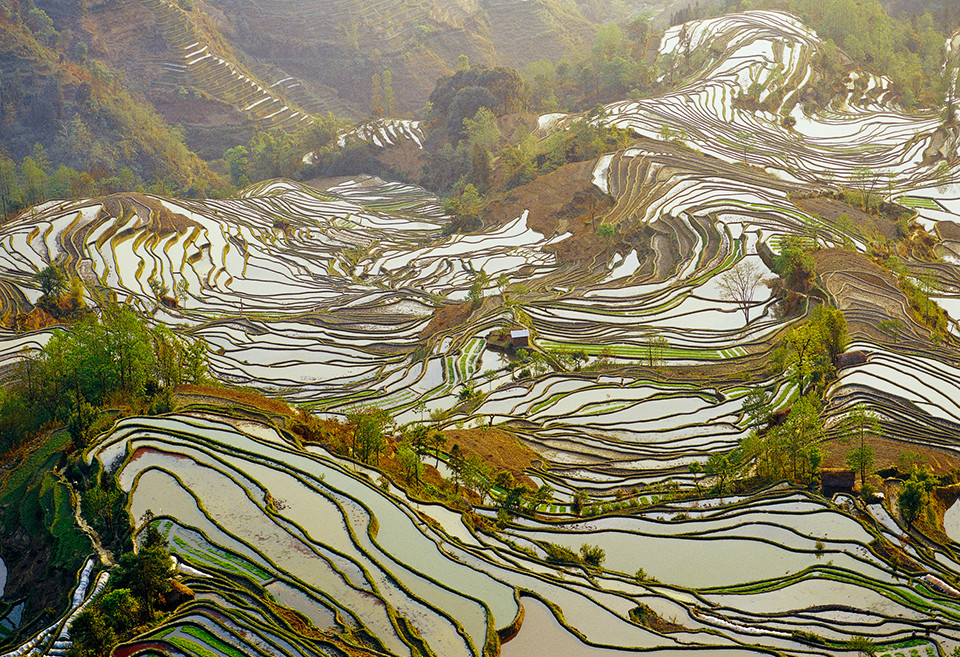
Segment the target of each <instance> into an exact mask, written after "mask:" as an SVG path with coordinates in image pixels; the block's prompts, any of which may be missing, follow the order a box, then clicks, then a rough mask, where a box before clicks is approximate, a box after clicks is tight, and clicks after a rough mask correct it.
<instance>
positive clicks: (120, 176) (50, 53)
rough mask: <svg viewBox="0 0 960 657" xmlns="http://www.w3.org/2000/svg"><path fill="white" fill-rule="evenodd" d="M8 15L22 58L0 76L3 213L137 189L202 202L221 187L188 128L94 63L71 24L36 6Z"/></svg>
mask: <svg viewBox="0 0 960 657" xmlns="http://www.w3.org/2000/svg"><path fill="white" fill-rule="evenodd" d="M81 4H82V3H81ZM0 7H2V11H0V28H2V29H3V31H4V34H5V38H8V39H9V40H10V41H12V42H16V44H17V48H16V52H17V53H18V55H17V56H19V57H20V58H21V60H22V63H20V62H18V61H16V60H13V61H10V62H9V65H8V67H5V69H4V70H2V71H0V134H2V135H3V150H4V153H3V154H2V156H0V188H2V189H0V200H2V208H0V209H2V210H3V211H4V212H5V214H10V213H11V212H15V211H17V210H19V209H20V208H22V207H25V206H28V205H30V204H32V203H36V202H39V201H42V200H44V199H45V198H51V197H72V196H79V195H91V194H101V193H107V192H112V191H120V190H130V189H132V188H133V187H134V186H136V185H140V186H143V187H150V188H153V189H154V190H157V191H177V192H178V193H181V194H184V195H192V196H203V195H205V194H206V193H207V192H208V191H209V190H210V189H211V188H215V187H217V186H218V185H219V184H220V182H219V179H218V177H217V176H216V175H215V174H213V173H212V172H211V171H210V170H209V168H207V166H206V165H205V164H204V163H203V162H202V161H201V160H200V159H199V158H198V157H197V156H196V155H195V154H193V153H192V152H191V151H190V150H189V149H188V148H187V146H186V145H185V142H184V136H183V132H182V130H180V129H178V128H175V127H173V126H171V125H169V124H167V123H166V122H165V121H164V120H163V119H162V118H161V117H160V115H159V114H158V113H157V112H156V111H155V110H154V109H153V108H152V107H151V106H150V105H149V104H147V103H146V102H144V101H143V100H141V99H138V98H136V97H135V96H134V95H133V94H131V92H130V90H129V89H128V88H127V87H126V86H125V84H124V83H123V81H122V79H121V76H120V75H118V74H117V73H116V72H115V71H113V70H111V69H110V68H108V67H107V66H106V65H104V64H103V63H101V62H98V61H94V60H91V59H88V58H87V46H86V43H85V42H84V41H82V40H80V39H79V38H77V37H76V36H75V35H74V34H72V33H71V31H70V30H69V28H66V27H64V25H66V24H68V21H69V20H70V18H71V17H69V16H66V17H61V16H59V14H58V13H54V15H53V17H51V16H50V15H48V14H47V13H46V12H45V11H44V10H43V9H41V8H39V7H37V6H35V4H34V3H33V2H18V3H15V4H13V5H11V6H6V5H3V6H0ZM48 8H49V7H48ZM60 18H63V20H61V21H60V23H59V25H60V27H61V29H60V30H59V31H58V30H57V29H56V28H57V26H58V23H57V20H58V19H60ZM51 163H53V164H51Z"/></svg>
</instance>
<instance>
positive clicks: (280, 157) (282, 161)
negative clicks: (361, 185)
mask: <svg viewBox="0 0 960 657" xmlns="http://www.w3.org/2000/svg"><path fill="white" fill-rule="evenodd" d="M343 128H344V122H343V121H342V120H341V119H338V118H336V117H335V116H334V115H333V114H332V113H329V112H328V113H327V114H324V115H319V116H316V117H314V121H313V122H312V123H311V124H310V125H309V126H307V127H306V128H303V129H301V130H298V131H296V132H288V131H286V130H282V129H280V128H274V129H272V130H261V131H259V132H257V133H256V134H255V135H254V136H253V137H252V138H251V139H250V141H249V143H247V145H243V144H238V145H237V146H234V147H232V148H228V149H227V150H226V151H224V153H223V158H222V166H223V169H224V171H225V173H226V175H227V176H228V177H229V180H230V187H231V189H230V190H229V191H233V189H239V188H243V187H246V186H247V185H249V184H251V183H256V182H260V181H261V180H268V179H270V178H290V179H293V180H296V179H299V178H302V177H304V176H311V175H315V174H317V173H326V172H327V169H328V168H329V167H330V166H332V163H333V161H334V160H335V159H337V155H336V153H335V151H336V146H337V135H338V134H339V133H340V131H341V130H342V129H343ZM305 154H311V155H312V157H311V158H310V162H309V163H307V162H304V155H305Z"/></svg>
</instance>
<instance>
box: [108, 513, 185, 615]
mask: <svg viewBox="0 0 960 657" xmlns="http://www.w3.org/2000/svg"><path fill="white" fill-rule="evenodd" d="M151 530H152V532H151ZM158 539H159V540H158ZM173 575H174V570H173V563H172V561H171V559H170V552H169V551H168V550H167V547H166V544H165V542H164V540H163V536H162V535H161V534H160V532H159V531H157V530H156V528H155V527H154V526H153V525H152V524H151V525H148V528H147V536H146V539H145V540H144V542H143V545H141V546H140V550H139V551H137V552H136V553H133V552H128V553H127V554H124V555H123V556H122V557H120V563H119V564H118V565H117V586H118V587H121V588H127V589H129V590H130V592H131V594H132V595H134V596H135V597H136V598H137V599H138V600H139V601H140V602H141V603H142V604H143V605H144V607H145V610H146V614H147V617H148V618H151V617H152V616H153V612H154V610H155V609H156V605H157V603H158V602H159V600H160V596H162V595H163V594H165V593H167V591H169V590H170V578H171V577H173Z"/></svg>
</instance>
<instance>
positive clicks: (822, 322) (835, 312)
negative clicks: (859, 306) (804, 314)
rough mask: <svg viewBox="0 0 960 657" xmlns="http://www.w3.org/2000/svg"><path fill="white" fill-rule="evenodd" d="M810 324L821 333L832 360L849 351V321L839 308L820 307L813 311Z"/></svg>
mask: <svg viewBox="0 0 960 657" xmlns="http://www.w3.org/2000/svg"><path fill="white" fill-rule="evenodd" d="M810 323H811V324H812V325H813V326H815V327H816V328H817V331H818V332H819V333H820V340H821V342H822V343H823V346H824V348H825V349H826V350H827V354H829V356H830V358H831V359H834V358H836V357H837V356H839V355H840V354H842V353H843V352H844V351H846V349H847V342H848V341H849V335H848V334H847V319H846V317H845V316H844V314H843V311H841V310H840V309H839V308H834V307H832V306H824V305H820V306H817V307H816V308H814V309H813V314H812V315H811V317H810Z"/></svg>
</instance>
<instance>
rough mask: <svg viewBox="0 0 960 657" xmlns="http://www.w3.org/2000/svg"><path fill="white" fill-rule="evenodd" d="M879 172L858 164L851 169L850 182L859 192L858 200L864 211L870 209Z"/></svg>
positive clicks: (878, 179)
mask: <svg viewBox="0 0 960 657" xmlns="http://www.w3.org/2000/svg"><path fill="white" fill-rule="evenodd" d="M880 175H881V174H879V173H875V172H874V171H873V170H872V169H871V168H870V167H868V166H859V167H855V168H854V169H853V176H852V178H851V179H850V183H851V184H852V185H853V186H854V187H855V188H856V189H857V190H858V191H859V192H860V202H861V203H863V209H864V211H865V212H869V211H870V205H871V200H870V199H871V198H872V196H873V193H874V191H876V189H877V186H878V184H879V181H880Z"/></svg>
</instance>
